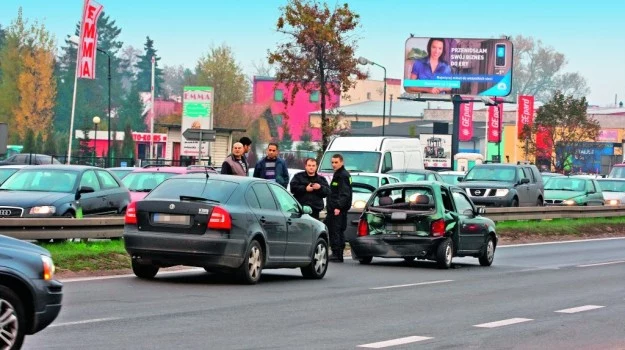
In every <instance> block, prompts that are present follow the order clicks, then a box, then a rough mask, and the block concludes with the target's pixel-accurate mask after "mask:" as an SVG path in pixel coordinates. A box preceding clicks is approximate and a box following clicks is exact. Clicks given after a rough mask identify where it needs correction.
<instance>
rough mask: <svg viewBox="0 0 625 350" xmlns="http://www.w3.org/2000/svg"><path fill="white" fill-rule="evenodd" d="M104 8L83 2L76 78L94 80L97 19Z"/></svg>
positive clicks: (90, 0) (90, 2)
mask: <svg viewBox="0 0 625 350" xmlns="http://www.w3.org/2000/svg"><path fill="white" fill-rule="evenodd" d="M103 8H104V7H103V6H102V5H100V4H98V3H97V2H95V1H93V0H85V5H84V7H83V11H82V24H81V26H80V43H79V45H78V61H77V63H76V74H77V75H78V78H86V79H95V57H96V51H97V47H98V17H100V13H102V9H103Z"/></svg>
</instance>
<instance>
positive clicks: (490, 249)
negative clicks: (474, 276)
mask: <svg viewBox="0 0 625 350" xmlns="http://www.w3.org/2000/svg"><path fill="white" fill-rule="evenodd" d="M478 259H479V261H480V265H482V266H490V265H492V264H493V260H494V259H495V241H494V240H493V237H488V242H486V246H485V247H484V249H483V250H482V253H481V254H480V257H479V258H478Z"/></svg>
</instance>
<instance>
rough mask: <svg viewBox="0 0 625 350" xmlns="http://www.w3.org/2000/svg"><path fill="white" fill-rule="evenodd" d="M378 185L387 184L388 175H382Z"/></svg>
mask: <svg viewBox="0 0 625 350" xmlns="http://www.w3.org/2000/svg"><path fill="white" fill-rule="evenodd" d="M380 185H381V186H384V185H388V177H383V178H382V179H381V180H380Z"/></svg>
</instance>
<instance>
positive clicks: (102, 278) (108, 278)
mask: <svg viewBox="0 0 625 350" xmlns="http://www.w3.org/2000/svg"><path fill="white" fill-rule="evenodd" d="M193 271H204V269H202V268H196V267H193V268H189V269H181V270H172V271H163V272H159V273H158V274H157V275H156V277H158V276H163V275H172V274H175V273H181V272H193ZM129 277H135V275H134V274H133V273H130V274H124V275H110V276H94V277H76V278H67V279H61V280H59V281H61V282H63V283H71V282H89V281H102V280H110V279H115V278H129Z"/></svg>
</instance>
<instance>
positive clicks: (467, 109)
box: [458, 102, 473, 141]
mask: <svg viewBox="0 0 625 350" xmlns="http://www.w3.org/2000/svg"><path fill="white" fill-rule="evenodd" d="M458 138H459V140H460V141H471V139H472V138H473V102H465V103H463V104H461V105H460V133H459V134H458Z"/></svg>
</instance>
